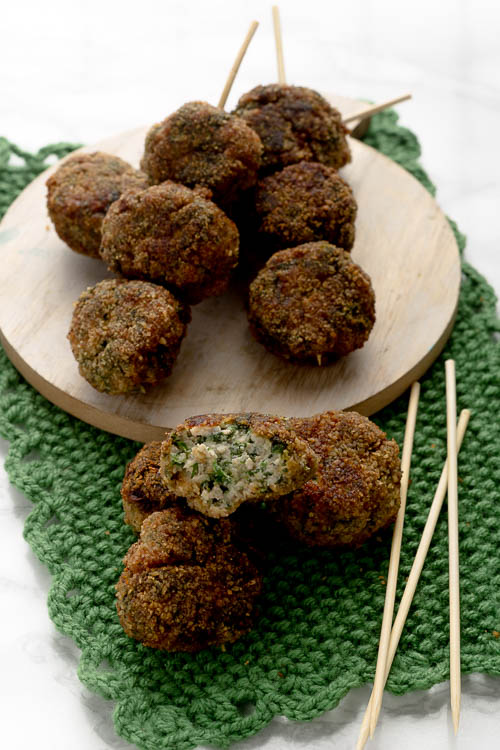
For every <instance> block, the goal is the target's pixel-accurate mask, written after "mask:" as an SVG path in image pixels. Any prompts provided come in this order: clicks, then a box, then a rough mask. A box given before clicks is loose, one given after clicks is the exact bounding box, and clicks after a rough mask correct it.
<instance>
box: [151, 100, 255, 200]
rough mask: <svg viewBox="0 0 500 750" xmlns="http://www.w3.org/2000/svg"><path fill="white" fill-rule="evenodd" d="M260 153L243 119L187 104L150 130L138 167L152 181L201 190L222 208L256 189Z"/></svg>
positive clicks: (252, 133) (205, 104) (193, 103)
mask: <svg viewBox="0 0 500 750" xmlns="http://www.w3.org/2000/svg"><path fill="white" fill-rule="evenodd" d="M261 153H262V144H261V142H260V138H259V136H258V135H257V134H256V132H255V131H254V130H253V129H252V128H251V127H249V126H248V125H247V124H246V122H245V121H244V120H242V119H241V118H239V117H235V115H230V114H228V113H227V112H224V110H223V109H219V108H218V107H212V106H211V105H210V104H207V103H206V102H188V103H187V104H184V105H183V106H182V107H181V108H180V109H178V110H177V111H176V112H174V113H173V114H171V115H170V117H167V118H166V120H163V122H161V123H159V124H157V125H153V127H152V128H151V129H150V131H149V132H148V134H147V136H146V143H145V147H144V156H143V157H142V161H141V167H142V169H144V171H145V172H146V173H147V174H148V175H149V177H150V178H151V180H152V182H155V183H158V182H163V181H164V180H173V181H174V182H180V183H182V184H183V185H188V186H189V187H194V186H195V185H201V186H204V187H207V188H209V189H210V190H211V191H212V196H213V200H214V201H215V202H216V203H218V204H220V205H222V206H227V205H229V204H231V203H232V202H233V201H234V200H235V199H236V198H237V197H238V195H239V194H240V193H241V192H242V191H243V190H247V189H248V188H250V187H252V186H253V185H255V183H256V181H257V172H258V169H259V167H260V157H261Z"/></svg>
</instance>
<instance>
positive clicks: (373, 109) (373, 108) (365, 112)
mask: <svg viewBox="0 0 500 750" xmlns="http://www.w3.org/2000/svg"><path fill="white" fill-rule="evenodd" d="M407 99H411V94H403V96H398V97H396V99H389V100H388V101H386V102H382V104H372V105H370V106H369V107H366V108H365V109H362V110H361V112H358V113H357V114H355V115H349V117H345V118H344V120H343V123H344V125H347V123H348V122H353V121H354V120H364V119H365V118H366V117H370V116H371V115H376V114H377V112H382V111H383V110H384V109H388V108H389V107H392V106H393V105H394V104H399V103H400V102H405V101H406V100H407Z"/></svg>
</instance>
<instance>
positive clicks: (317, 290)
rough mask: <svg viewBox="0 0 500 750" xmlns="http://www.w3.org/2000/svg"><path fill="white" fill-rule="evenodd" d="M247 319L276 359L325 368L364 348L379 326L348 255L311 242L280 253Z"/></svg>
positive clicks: (252, 295) (253, 290)
mask: <svg viewBox="0 0 500 750" xmlns="http://www.w3.org/2000/svg"><path fill="white" fill-rule="evenodd" d="M248 320H249V323H250V330H251V332H252V334H253V335H254V336H255V338H256V339H257V341H260V343H261V344H263V345H264V346H265V347H266V349H268V350H269V351H270V352H272V353H273V354H277V355H278V356H280V357H284V358H285V359H289V360H291V361H293V362H307V363H309V364H316V363H317V364H318V365H323V364H327V363H328V362H330V361H332V360H333V359H335V358H337V357H338V356H341V355H345V354H349V352H352V351H353V350H354V349H358V348H360V347H361V346H363V344H364V343H365V341H366V340H367V338H368V336H369V334H370V331H371V329H372V327H373V324H374V322H375V295H374V292H373V289H372V286H371V282H370V278H369V276H368V274H366V273H365V272H364V271H363V270H362V269H361V268H360V267H359V266H358V265H357V264H356V263H354V261H353V260H352V258H351V256H350V255H349V253H348V252H346V251H345V250H342V249H340V248H338V247H334V246H333V245H329V244H328V243H327V242H310V243H308V244H305V245H299V246H298V247H294V248H289V249H287V250H280V251H279V252H277V253H275V254H274V255H272V256H271V258H270V259H269V260H268V261H267V263H266V265H265V266H264V268H263V269H262V270H261V271H259V273H258V274H257V276H256V277H255V279H254V280H253V282H252V283H251V284H250V288H249V300H248Z"/></svg>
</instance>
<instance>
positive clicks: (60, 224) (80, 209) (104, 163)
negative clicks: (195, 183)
mask: <svg viewBox="0 0 500 750" xmlns="http://www.w3.org/2000/svg"><path fill="white" fill-rule="evenodd" d="M147 186H148V178H147V177H146V175H145V174H144V173H142V172H139V171H138V170H137V169H133V167H131V166H130V164H127V162H126V161H123V159H119V158H118V156H111V155H110V154H103V153H101V152H99V151H96V152H95V153H93V154H76V155H75V156H70V157H69V159H66V160H65V161H64V162H63V163H62V164H61V166H60V167H59V168H58V169H57V171H56V172H54V174H53V175H52V176H51V177H49V179H48V180H47V189H48V193H47V208H48V211H49V216H50V218H51V219H52V221H53V222H54V227H55V229H56V232H57V234H58V235H59V237H60V238H61V239H62V240H63V242H66V244H67V245H69V247H70V248H71V249H72V250H76V252H77V253H83V254H84V255H91V256H92V257H94V258H99V246H100V244H101V227H102V221H103V219H104V216H105V215H106V211H107V210H108V208H109V207H110V206H111V204H112V203H114V202H115V201H116V200H118V198H119V197H120V195H121V194H122V193H123V192H124V191H125V190H143V189H144V188H146V187H147Z"/></svg>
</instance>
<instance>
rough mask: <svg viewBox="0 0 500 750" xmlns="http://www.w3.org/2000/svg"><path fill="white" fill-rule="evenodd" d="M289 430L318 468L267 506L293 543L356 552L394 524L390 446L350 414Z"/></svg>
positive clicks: (396, 466) (395, 466) (296, 422)
mask: <svg viewBox="0 0 500 750" xmlns="http://www.w3.org/2000/svg"><path fill="white" fill-rule="evenodd" d="M290 425H291V427H292V428H293V429H294V430H295V431H296V433H297V435H300V437H302V438H304V439H305V440H307V442H308V443H309V445H310V446H311V447H312V448H313V449H314V451H315V453H316V454H317V455H318V457H319V462H320V463H319V469H318V473H317V476H316V477H315V478H314V479H312V480H310V481H309V482H306V484H304V485H303V486H302V487H301V488H300V490H297V491H296V492H294V493H293V494H290V495H287V496H286V497H285V498H282V499H280V500H279V501H278V502H276V503H273V506H272V512H273V514H275V517H276V519H278V520H279V522H280V523H281V524H282V525H283V526H285V527H286V529H287V530H288V533H289V534H290V535H291V536H292V537H293V538H294V539H297V540H299V541H300V542H304V543H305V544H307V545H309V546H311V547H330V548H336V547H357V546H359V545H360V544H362V543H363V542H365V541H366V540H367V539H368V538H369V537H370V536H372V535H373V534H374V533H375V532H376V531H378V530H379V529H382V528H384V527H385V526H388V525H389V524H391V523H392V522H393V521H394V520H395V519H396V515H397V512H398V509H399V503H400V479H401V469H400V461H399V450H398V446H397V444H396V443H395V441H394V440H388V439H387V437H386V435H385V433H384V432H382V430H380V429H379V428H378V427H377V425H375V424H374V423H373V422H371V421H370V420H369V419H368V418H367V417H362V416H361V415H360V414H357V413H354V412H336V411H330V412H326V413H324V414H317V415H316V416H313V417H309V418H306V419H299V418H295V419H291V420H290Z"/></svg>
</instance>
